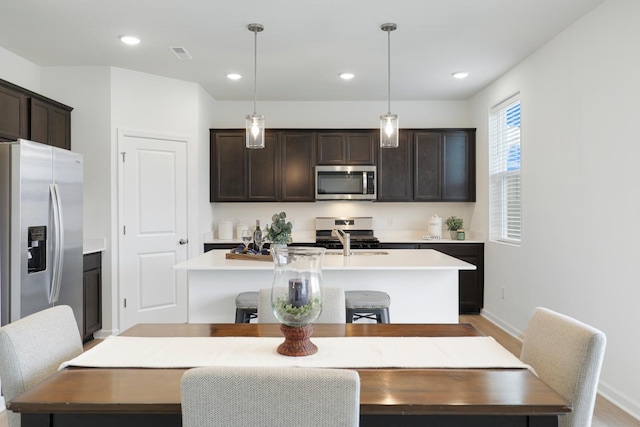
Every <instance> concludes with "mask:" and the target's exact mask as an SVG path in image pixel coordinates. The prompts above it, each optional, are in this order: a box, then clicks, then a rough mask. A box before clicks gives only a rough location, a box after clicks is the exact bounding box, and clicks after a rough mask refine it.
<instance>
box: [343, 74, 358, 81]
mask: <svg viewBox="0 0 640 427" xmlns="http://www.w3.org/2000/svg"><path fill="white" fill-rule="evenodd" d="M354 77H355V75H353V74H351V73H342V74H340V78H341V79H342V80H351V79H352V78H354Z"/></svg>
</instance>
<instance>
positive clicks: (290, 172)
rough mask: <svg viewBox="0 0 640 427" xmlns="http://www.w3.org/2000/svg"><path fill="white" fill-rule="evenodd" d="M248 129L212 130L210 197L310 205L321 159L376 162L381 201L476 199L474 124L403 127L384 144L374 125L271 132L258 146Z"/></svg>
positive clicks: (325, 161) (337, 162)
mask: <svg viewBox="0 0 640 427" xmlns="http://www.w3.org/2000/svg"><path fill="white" fill-rule="evenodd" d="M244 133H245V131H244V129H224V130H216V129H212V130H211V188H210V192H211V193H210V194H211V197H210V199H211V201H212V202H256V201H265V202H268V201H282V202H313V201H315V166H316V165H319V164H325V165H326V164H329V165H348V164H354V165H355V164H358V165H365V164H374V165H375V164H377V166H378V199H377V200H378V201H380V202H411V201H421V202H440V201H450V202H473V201H475V191H476V190H475V186H476V181H475V129H408V130H407V129H403V130H401V131H400V146H399V147H398V148H385V149H383V148H379V144H378V139H379V135H378V130H370V129H363V130H349V131H342V130H333V129H330V130H329V129H328V130H324V129H299V130H295V129H268V130H267V133H266V148H264V149H261V150H251V149H247V148H245V142H244V139H245V134H244Z"/></svg>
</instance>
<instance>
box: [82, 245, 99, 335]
mask: <svg viewBox="0 0 640 427" xmlns="http://www.w3.org/2000/svg"><path fill="white" fill-rule="evenodd" d="M83 265H84V266H83V288H84V310H83V317H84V322H83V323H84V330H83V331H82V341H83V342H86V341H89V340H91V339H93V333H94V332H96V331H98V330H100V329H101V328H102V253H100V252H96V253H92V254H86V255H85V256H84V257H83Z"/></svg>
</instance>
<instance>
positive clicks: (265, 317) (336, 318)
mask: <svg viewBox="0 0 640 427" xmlns="http://www.w3.org/2000/svg"><path fill="white" fill-rule="evenodd" d="M346 318H347V309H346V306H345V301H344V289H342V288H331V287H325V288H324V301H323V303H322V312H321V313H320V316H319V317H318V320H316V321H315V322H314V323H345V322H346ZM258 323H280V322H279V321H278V319H276V316H275V314H273V309H272V308H271V288H263V289H260V291H259V292H258Z"/></svg>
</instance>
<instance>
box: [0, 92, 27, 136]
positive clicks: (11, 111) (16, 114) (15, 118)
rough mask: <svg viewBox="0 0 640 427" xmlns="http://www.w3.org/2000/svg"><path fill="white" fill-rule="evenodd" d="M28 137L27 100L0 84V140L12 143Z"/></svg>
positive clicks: (25, 97)
mask: <svg viewBox="0 0 640 427" xmlns="http://www.w3.org/2000/svg"><path fill="white" fill-rule="evenodd" d="M28 137H29V98H28V97H27V96H26V95H25V94H24V93H23V92H20V91H17V90H14V89H12V88H9V87H6V86H3V85H1V84H0V138H2V139H4V140H6V141H13V140H16V139H18V138H28Z"/></svg>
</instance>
